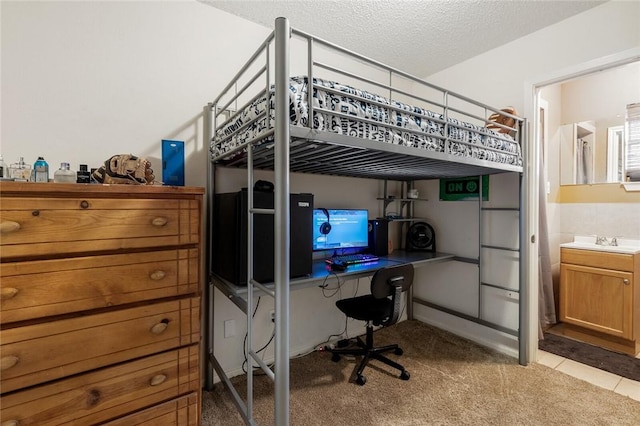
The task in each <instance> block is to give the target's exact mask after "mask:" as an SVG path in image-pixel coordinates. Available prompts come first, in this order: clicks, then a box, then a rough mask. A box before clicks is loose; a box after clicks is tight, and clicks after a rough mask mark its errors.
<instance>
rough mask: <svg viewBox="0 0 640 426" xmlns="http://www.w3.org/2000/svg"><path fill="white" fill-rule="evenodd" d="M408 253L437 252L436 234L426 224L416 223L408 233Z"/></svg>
mask: <svg viewBox="0 0 640 426" xmlns="http://www.w3.org/2000/svg"><path fill="white" fill-rule="evenodd" d="M407 251H433V252H435V251H436V233H435V231H434V230H433V228H432V227H431V225H429V224H428V223H426V222H414V223H413V224H412V225H411V226H410V227H409V230H408V231H407Z"/></svg>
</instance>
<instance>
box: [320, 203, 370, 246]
mask: <svg viewBox="0 0 640 426" xmlns="http://www.w3.org/2000/svg"><path fill="white" fill-rule="evenodd" d="M368 226H369V212H368V211H367V210H364V209H314V210H313V250H314V251H319V250H332V249H356V248H365V247H367V246H368V245H369V234H368Z"/></svg>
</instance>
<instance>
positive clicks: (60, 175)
mask: <svg viewBox="0 0 640 426" xmlns="http://www.w3.org/2000/svg"><path fill="white" fill-rule="evenodd" d="M53 181H54V182H56V183H76V172H74V171H73V170H71V168H70V167H69V163H60V168H59V169H58V170H56V172H55V173H54V174H53Z"/></svg>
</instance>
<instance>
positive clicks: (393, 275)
mask: <svg viewBox="0 0 640 426" xmlns="http://www.w3.org/2000/svg"><path fill="white" fill-rule="evenodd" d="M412 283H413V265H411V264H406V265H396V266H389V267H386V268H382V269H379V270H378V271H376V273H375V274H374V275H373V278H371V294H367V295H365V296H358V297H353V298H350V299H342V300H338V301H337V302H336V306H337V307H338V309H340V310H341V311H342V312H344V313H345V315H347V316H348V317H350V318H355V319H358V320H361V321H366V322H367V335H366V341H365V342H363V341H362V339H361V338H360V337H358V338H357V339H358V341H357V344H358V347H356V348H338V349H333V350H331V352H332V353H333V356H332V358H331V359H332V360H333V361H334V362H338V361H339V360H340V355H362V356H363V358H362V361H361V362H360V365H358V369H357V370H356V383H357V384H359V385H364V384H365V383H366V382H367V379H366V377H365V376H364V375H363V374H362V372H363V371H364V368H365V367H366V366H367V364H368V363H369V360H370V359H371V358H373V359H377V360H379V361H382V362H383V363H385V364H387V365H389V366H391V367H393V368H396V369H398V370H400V378H401V379H403V380H409V372H408V371H407V370H405V369H404V367H403V366H401V365H400V364H398V363H397V362H395V361H392V360H390V359H389V358H387V357H385V356H384V355H382V354H383V353H385V352H394V353H395V354H396V355H402V349H401V348H400V347H398V345H397V344H394V345H388V346H382V347H377V348H376V347H374V346H373V326H374V325H375V326H378V325H382V326H388V325H392V324H395V323H396V321H398V317H399V316H400V310H401V301H402V292H404V291H407V290H408V289H409V288H410V287H411V284H412Z"/></svg>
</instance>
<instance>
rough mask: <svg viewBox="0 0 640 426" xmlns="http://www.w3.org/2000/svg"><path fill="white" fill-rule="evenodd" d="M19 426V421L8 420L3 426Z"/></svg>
mask: <svg viewBox="0 0 640 426" xmlns="http://www.w3.org/2000/svg"><path fill="white" fill-rule="evenodd" d="M19 424H20V422H18V421H17V420H6V421H4V422H2V426H18V425H19Z"/></svg>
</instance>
